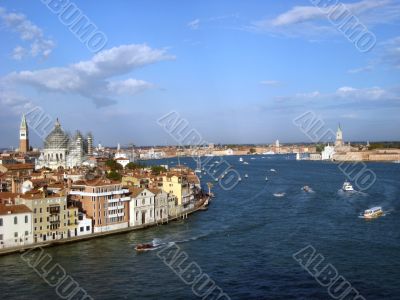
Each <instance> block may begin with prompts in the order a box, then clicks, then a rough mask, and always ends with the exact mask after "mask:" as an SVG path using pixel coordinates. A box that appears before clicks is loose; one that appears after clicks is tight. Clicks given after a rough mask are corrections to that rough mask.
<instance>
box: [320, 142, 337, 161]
mask: <svg viewBox="0 0 400 300" xmlns="http://www.w3.org/2000/svg"><path fill="white" fill-rule="evenodd" d="M334 154H335V147H333V146H330V145H329V144H328V146H325V148H324V150H323V151H322V152H321V156H322V160H332V159H333V155H334Z"/></svg>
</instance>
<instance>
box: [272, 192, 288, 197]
mask: <svg viewBox="0 0 400 300" xmlns="http://www.w3.org/2000/svg"><path fill="white" fill-rule="evenodd" d="M285 195H286V193H274V196H275V197H278V198H280V197H284V196H285Z"/></svg>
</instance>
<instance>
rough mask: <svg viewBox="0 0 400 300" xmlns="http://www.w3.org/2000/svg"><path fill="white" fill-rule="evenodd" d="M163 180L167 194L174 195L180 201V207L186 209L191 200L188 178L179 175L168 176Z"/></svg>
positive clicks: (163, 186)
mask: <svg viewBox="0 0 400 300" xmlns="http://www.w3.org/2000/svg"><path fill="white" fill-rule="evenodd" d="M161 178H162V188H163V190H164V191H166V192H167V193H170V194H173V195H175V196H176V198H177V199H178V203H177V205H178V206H183V207H186V206H188V205H189V203H190V200H191V195H192V193H191V191H190V185H189V183H188V180H187V176H185V175H180V174H179V175H178V174H166V175H164V176H162V177H161Z"/></svg>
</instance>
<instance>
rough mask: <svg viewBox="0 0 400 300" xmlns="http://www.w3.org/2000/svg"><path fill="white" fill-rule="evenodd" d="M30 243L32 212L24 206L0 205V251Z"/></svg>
mask: <svg viewBox="0 0 400 300" xmlns="http://www.w3.org/2000/svg"><path fill="white" fill-rule="evenodd" d="M32 243H33V230H32V211H31V210H30V209H29V208H28V207H27V206H26V205H4V204H0V249H1V248H8V247H15V246H22V245H28V244H32Z"/></svg>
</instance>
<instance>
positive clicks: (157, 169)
mask: <svg viewBox="0 0 400 300" xmlns="http://www.w3.org/2000/svg"><path fill="white" fill-rule="evenodd" d="M166 171H167V169H166V168H164V167H162V166H152V167H151V172H152V173H153V174H155V175H159V174H160V173H161V172H166Z"/></svg>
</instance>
